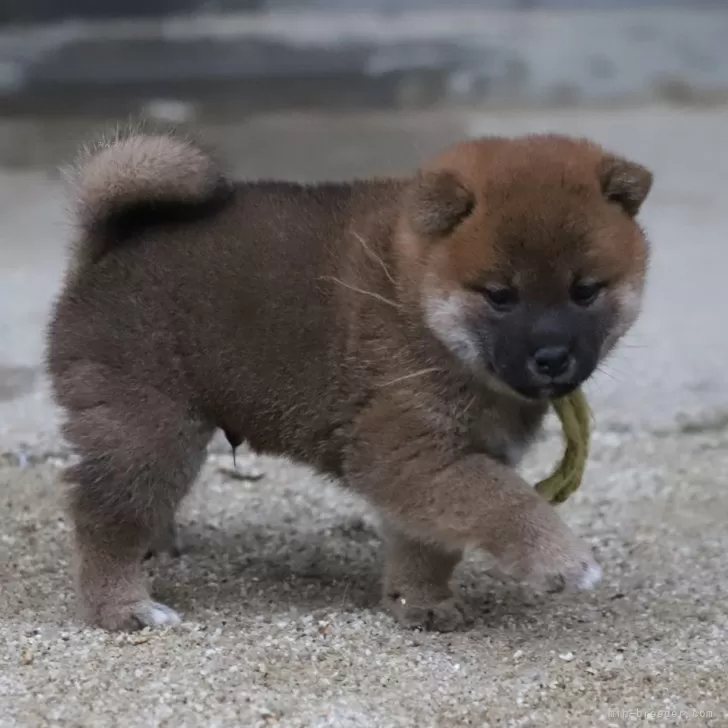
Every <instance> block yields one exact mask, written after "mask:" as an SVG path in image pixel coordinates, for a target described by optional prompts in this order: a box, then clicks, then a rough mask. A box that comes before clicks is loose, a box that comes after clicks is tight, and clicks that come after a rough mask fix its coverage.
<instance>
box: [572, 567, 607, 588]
mask: <svg viewBox="0 0 728 728" xmlns="http://www.w3.org/2000/svg"><path fill="white" fill-rule="evenodd" d="M601 580H602V567H601V566H599V564H597V563H594V562H592V563H591V564H588V565H587V567H586V569H585V570H584V573H583V574H582V575H581V578H580V579H579V582H578V584H577V587H578V588H579V589H581V590H587V589H593V588H594V587H595V586H596V585H597V584H598V583H599V582H600V581H601Z"/></svg>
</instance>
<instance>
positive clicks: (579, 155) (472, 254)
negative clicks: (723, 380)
mask: <svg viewBox="0 0 728 728" xmlns="http://www.w3.org/2000/svg"><path fill="white" fill-rule="evenodd" d="M651 183H652V177H651V174H650V172H649V171H648V170H647V169H645V168H644V167H642V166H640V165H639V164H636V163H635V162H632V161H628V160H626V159H623V158H620V157H618V156H614V155H612V154H610V153H608V152H606V151H604V150H602V149H601V148H600V147H598V146H597V145H596V144H593V143H591V142H589V141H585V140H578V139H571V138H567V137H561V136H531V137H525V138H516V139H503V138H488V139H480V140H475V141H466V142H464V143H461V144H459V145H457V146H455V147H453V148H452V149H449V150H448V151H446V152H444V153H443V154H442V155H441V156H440V157H438V158H437V159H435V160H434V161H432V163H430V164H429V165H427V166H426V167H424V168H423V169H422V170H420V171H419V172H418V173H417V174H415V175H414V176H413V177H411V178H403V179H382V180H371V181H360V182H353V183H350V184H318V185H298V184H289V183H285V182H237V181H232V180H230V179H229V178H228V177H227V176H225V174H224V173H223V172H222V171H221V168H220V167H219V166H218V165H217V163H216V162H215V161H214V159H213V158H212V157H211V156H209V155H208V154H207V153H206V152H205V151H203V150H202V149H201V148H199V147H198V146H196V145H195V144H193V143H191V142H189V141H187V140H185V139H182V138H177V137H175V136H174V135H164V134H163V135H153V134H152V135H144V134H131V135H129V136H126V137H123V138H117V139H116V140H114V141H112V142H109V143H105V144H101V145H99V146H98V147H96V148H95V149H93V150H92V151H91V152H90V153H87V154H86V155H85V156H84V158H83V159H82V160H81V161H80V162H79V163H78V165H77V167H76V171H75V184H76V187H75V203H76V208H75V209H76V220H77V223H78V233H77V236H76V240H75V247H74V248H73V250H72V256H71V261H70V266H69V269H68V273H67V276H66V280H65V285H64V288H63V291H62V293H61V295H60V297H59V299H58V301H57V303H56V305H55V308H54V311H53V315H52V320H51V322H50V325H49V329H48V346H47V367H48V371H49V374H50V378H51V380H52V384H53V388H54V394H55V398H56V400H57V402H58V404H59V405H60V406H61V407H62V408H63V409H64V410H65V415H66V421H65V426H64V433H65V436H66V437H67V439H68V441H69V442H70V443H71V444H72V445H73V447H74V448H75V450H76V451H77V453H78V455H79V456H80V457H79V462H78V464H76V465H74V466H73V467H71V468H70V469H69V470H68V471H67V473H66V476H65V477H66V479H67V480H68V481H69V482H70V483H71V484H72V488H71V489H70V513H71V515H72V519H73V522H74V526H75V535H76V541H77V552H78V589H79V596H80V602H81V604H82V606H83V609H84V613H85V615H86V618H87V619H88V620H89V621H90V622H92V623H94V624H98V625H101V626H103V627H106V628H109V629H125V628H133V627H138V626H141V625H143V626H149V627H154V626H157V625H165V624H166V625H173V624H176V623H178V621H179V617H178V615H177V614H176V613H175V612H174V611H173V610H172V609H171V608H169V607H167V606H165V605H162V604H159V603H157V602H155V601H153V600H152V598H151V597H150V594H149V592H148V590H147V587H146V586H145V583H144V579H143V572H142V567H141V562H142V559H143V556H144V554H145V553H146V552H147V550H148V548H150V547H153V546H154V545H156V544H159V543H160V542H164V541H165V540H168V539H169V538H170V534H173V523H174V516H175V510H176V508H177V506H178V504H179V502H180V500H181V499H182V498H183V496H184V495H185V494H186V493H187V491H188V490H189V488H190V486H191V484H192V483H193V481H194V480H195V477H196V476H197V474H198V471H199V470H200V467H201V465H202V464H203V461H204V459H205V452H206V446H207V445H208V442H209V440H210V438H211V437H212V435H213V433H214V431H215V430H216V429H220V430H222V431H223V432H224V433H225V434H226V436H227V438H228V440H229V441H230V443H231V444H232V445H233V446H236V445H237V444H239V443H241V442H243V441H247V442H248V443H249V444H250V445H251V446H252V448H253V449H255V450H257V451H259V452H266V453H273V454H278V455H283V456H287V457H289V458H292V459H294V460H298V461H301V462H304V463H307V464H308V465H310V466H313V467H314V468H316V469H318V471H319V472H321V473H324V474H326V475H329V476H333V477H334V478H337V479H338V480H339V481H340V482H341V483H343V484H344V485H345V486H346V487H348V488H350V489H352V490H354V491H356V492H357V493H359V494H361V495H362V496H364V497H365V498H366V499H367V500H368V501H369V502H370V503H371V504H372V505H373V506H375V507H376V509H378V511H379V513H380V514H381V516H382V519H383V522H384V523H385V524H386V526H385V533H384V536H385V546H386V564H385V568H384V579H383V582H384V589H383V598H384V602H385V604H386V605H387V606H388V607H389V609H390V610H391V611H392V612H393V613H394V615H395V616H396V618H397V619H398V620H399V621H400V622H401V623H402V624H404V625H407V626H410V627H422V628H431V629H438V630H449V629H454V628H456V627H458V626H460V624H461V622H462V619H463V617H462V612H461V609H460V607H459V605H458V602H457V600H456V598H455V597H454V595H453V593H452V592H451V590H450V585H449V582H450V577H451V574H452V571H453V569H454V567H455V566H456V564H457V563H458V561H459V559H460V558H461V554H462V551H463V549H464V547H466V546H471V545H472V546H476V547H480V548H483V549H485V550H487V551H488V552H490V553H491V554H492V555H494V556H495V557H496V558H497V559H498V560H499V563H500V566H501V567H502V568H503V569H504V570H505V571H506V572H508V573H510V574H511V575H513V576H514V577H515V578H517V579H520V580H524V581H525V582H528V583H530V584H531V585H533V586H534V587H536V588H538V589H542V590H558V589H563V588H565V587H571V588H575V589H586V588H589V587H591V586H593V585H594V584H595V583H597V582H598V580H599V578H600V569H599V567H598V566H597V564H596V563H595V562H594V560H593V558H592V556H591V553H590V550H589V548H587V546H586V545H585V544H584V543H582V542H580V540H578V539H577V538H576V537H575V536H574V535H573V534H572V533H571V532H570V530H569V529H568V528H567V527H566V526H565V525H564V524H563V522H562V521H561V520H560V518H559V517H558V516H557V514H556V512H555V511H554V509H553V508H552V506H551V505H549V504H548V503H547V502H545V501H544V500H543V499H542V498H541V497H540V496H539V495H537V494H536V492H535V491H534V490H533V488H532V487H531V486H530V485H529V484H528V483H526V482H525V481H524V480H522V479H521V478H520V477H519V476H518V475H517V474H516V472H515V470H514V466H516V464H517V463H518V461H519V459H520V457H521V455H522V453H523V452H524V449H525V448H526V447H527V446H528V444H529V443H530V442H531V441H532V440H533V438H534V435H535V434H536V433H537V431H538V429H539V426H540V424H541V421H542V419H543V417H544V414H545V413H546V411H547V408H548V402H549V400H550V399H551V398H553V397H559V396H563V395H565V394H567V393H569V392H571V391H572V390H573V389H574V388H576V387H578V386H579V385H581V384H582V383H583V382H584V381H585V380H586V379H587V378H588V377H589V376H590V375H591V374H592V372H593V371H594V370H595V368H596V367H597V365H598V363H599V362H600V361H601V360H602V359H603V358H604V357H605V356H606V355H607V354H608V353H609V352H610V351H611V350H612V348H613V347H614V345H615V344H616V343H617V341H618V340H619V339H620V337H621V336H622V335H623V334H624V333H625V332H626V331H627V330H628V329H629V328H630V326H631V325H632V323H633V322H634V321H635V318H636V317H637V315H638V311H639V308H640V301H641V297H642V291H643V285H644V278H645V271H646V266H647V260H648V244H647V242H646V239H645V236H644V235H643V232H642V231H641V229H640V227H639V226H638V224H637V222H636V221H635V216H636V215H637V213H638V211H639V209H640V206H641V205H642V203H643V201H644V200H645V198H646V196H647V195H648V192H649V190H650V187H651Z"/></svg>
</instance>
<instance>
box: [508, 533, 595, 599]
mask: <svg viewBox="0 0 728 728" xmlns="http://www.w3.org/2000/svg"><path fill="white" fill-rule="evenodd" d="M567 535H568V536H569V537H567V538H560V539H554V540H552V539H539V540H537V541H536V542H535V543H523V544H516V545H514V546H512V547H511V548H510V549H509V550H508V552H507V553H506V554H505V555H504V558H502V559H501V563H500V565H501V568H502V569H503V570H504V571H505V572H506V573H507V574H509V575H510V576H512V577H513V578H515V579H517V580H519V581H522V582H524V583H526V584H528V586H530V587H531V588H532V589H534V590H535V591H537V592H541V593H544V592H546V593H554V592H561V591H572V592H574V591H585V590H589V589H593V588H594V587H595V586H596V585H597V584H598V583H599V582H600V581H601V579H602V569H601V567H600V566H599V564H597V562H596V561H595V560H594V557H593V556H592V553H591V550H590V549H589V547H588V546H587V545H586V544H585V543H583V542H582V541H580V540H579V539H577V538H576V537H573V536H571V535H570V534H567Z"/></svg>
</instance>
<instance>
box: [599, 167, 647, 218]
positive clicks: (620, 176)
mask: <svg viewBox="0 0 728 728" xmlns="http://www.w3.org/2000/svg"><path fill="white" fill-rule="evenodd" d="M600 182H601V185H602V192H603V194H604V197H605V198H606V199H607V200H608V201H609V202H614V203H616V204H618V205H620V206H621V207H622V209H623V210H624V211H625V212H626V213H627V214H628V215H629V216H630V217H635V216H636V215H637V213H638V212H639V211H640V207H642V203H643V202H644V201H645V199H646V198H647V195H648V194H649V192H650V189H651V188H652V172H650V170H649V169H647V168H646V167H643V166H642V165H641V164H637V163H636V162H630V161H629V160H628V159H623V158H622V157H614V156H611V155H609V156H607V157H605V158H604V161H603V162H602V166H601V170H600Z"/></svg>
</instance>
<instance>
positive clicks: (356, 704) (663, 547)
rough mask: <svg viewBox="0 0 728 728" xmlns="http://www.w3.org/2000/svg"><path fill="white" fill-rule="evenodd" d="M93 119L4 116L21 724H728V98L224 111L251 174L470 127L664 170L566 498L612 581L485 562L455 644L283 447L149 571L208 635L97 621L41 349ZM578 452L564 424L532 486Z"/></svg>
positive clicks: (365, 169)
mask: <svg viewBox="0 0 728 728" xmlns="http://www.w3.org/2000/svg"><path fill="white" fill-rule="evenodd" d="M90 126H91V124H90V122H89V121H87V120H75V121H66V122H64V124H63V125H61V124H59V123H58V122H56V123H53V124H51V123H48V122H44V121H43V120H36V121H35V122H34V124H24V125H21V124H19V123H15V122H12V123H11V122H0V165H1V164H2V163H4V165H5V166H4V167H2V168H0V726H2V727H3V728H5V726H35V725H39V726H40V725H69V726H71V725H73V726H95V725H104V726H106V725H119V726H121V725H123V726H152V725H169V726H179V725H186V726H198V725H199V726H203V725H204V726H208V725H209V726H213V725H219V726H229V725H244V726H248V725H261V726H264V725H281V726H326V725H330V726H344V727H346V726H367V727H369V726H377V727H387V726H460V725H474V726H487V725H493V726H501V725H509V726H551V725H553V726H570V725H578V726H582V725H583V726H592V725H605V726H606V725H615V726H617V725H619V726H621V725H638V724H643V723H646V722H647V721H649V724H650V725H675V724H685V725H711V726H724V725H727V724H728V698H727V697H726V695H728V671H727V670H726V659H728V646H727V638H728V605H727V603H726V588H727V587H728V561H727V559H726V556H725V554H726V550H727V548H728V531H727V530H726V528H725V523H726V522H727V521H728V493H727V492H726V490H725V482H724V481H725V476H726V473H727V472H728V377H726V376H725V374H724V367H725V362H726V361H728V335H727V333H726V324H725V321H726V317H727V316H728V286H726V284H725V276H726V270H727V269H728V247H727V246H726V244H725V235H726V233H725V231H726V230H727V229H728V208H726V206H725V200H728V174H727V172H728V108H723V107H717V108H703V109H689V108H683V109H667V108H662V107H654V108H653V107H649V108H642V109H633V110H622V111H614V112H606V111H587V110H582V111H569V110H563V111H560V112H550V113H541V114H535V113H532V112H531V113H529V112H521V113H516V112H502V113H475V112H447V113H446V112H432V113H427V114H419V115H410V114H404V113H403V114H372V115H366V116H362V115H357V116H347V115H341V114H340V115H329V116H312V115H305V114H297V115H283V114H280V115H269V116H259V117H255V118H253V119H248V120H237V119H229V120H227V121H224V120H222V121H221V120H219V119H218V120H207V121H206V123H205V127H206V129H207V132H208V136H209V138H210V139H211V140H212V141H213V142H214V143H216V144H217V145H218V146H219V147H220V148H221V149H222V151H223V153H224V154H225V155H226V156H227V158H228V159H229V160H230V162H231V164H232V166H233V167H234V168H235V169H236V171H237V172H238V173H240V174H246V175H250V176H271V175H272V176H286V177H291V178H297V179H316V178H323V177H331V178H342V177H347V176H355V175H357V176H360V175H369V174H394V173H399V172H405V171H407V170H409V169H411V168H412V167H413V166H414V165H416V163H417V162H418V161H419V160H422V159H424V158H426V157H427V156H428V155H429V154H431V153H432V152H434V151H437V150H438V149H440V148H441V147H442V146H443V145H445V144H447V143H449V142H450V141H453V140H455V139H458V138H460V137H462V136H466V135H475V134H483V133H508V134H513V133H522V132H528V131H543V130H560V131H566V132H569V133H576V134H583V135H588V136H590V137H593V138H596V139H597V140H599V141H602V142H603V143H605V144H606V145H608V146H610V147H612V148H613V149H614V150H615V151H618V152H621V153H624V154H627V155H632V156H634V157H636V158H637V159H639V160H641V161H643V162H644V163H646V164H648V165H650V166H652V167H653V169H654V170H655V173H656V186H655V189H654V193H653V195H652V197H651V199H650V201H649V202H648V204H647V205H646V207H645V210H644V217H643V221H644V225H645V227H646V229H647V231H648V233H649V235H650V237H651V238H652V240H653V256H654V258H653V264H652V271H651V280H650V286H649V290H648V299H647V305H646V309H645V312H644V316H643V318H642V321H641V322H640V324H639V326H638V328H637V330H636V331H635V332H634V333H633V335H632V336H631V337H630V338H629V340H628V341H627V342H626V343H625V345H624V346H623V347H622V349H621V350H620V352H619V353H618V354H617V355H616V356H615V357H614V359H613V360H612V361H611V362H609V363H608V365H607V366H606V367H605V371H604V372H603V373H601V374H600V375H598V376H597V377H596V378H595V381H594V382H593V384H592V386H591V387H590V396H591V400H592V404H593V409H594V412H595V417H596V421H597V432H596V435H595V444H594V457H593V461H592V465H591V468H590V470H589V473H588V476H587V482H586V483H585V485H584V488H583V490H582V491H581V492H580V493H579V494H578V495H577V496H576V497H575V498H574V500H573V502H572V501H570V502H569V503H568V504H566V505H565V506H564V508H563V513H564V517H565V518H566V519H567V520H568V521H569V523H571V524H572V525H573V526H574V528H575V529H576V530H577V531H579V532H580V533H582V534H583V535H584V537H586V538H587V539H589V540H590V542H591V543H592V544H593V545H594V548H595V550H596V552H597V554H598V557H599V559H600V561H601V563H602V565H603V567H604V570H605V583H604V585H603V586H602V587H601V588H599V589H598V590H597V591H596V592H595V593H593V594H591V595H587V596H585V597H564V598H561V597H560V598H557V599H543V598H536V597H534V596H533V595H530V594H527V593H526V592H524V591H522V590H520V589H516V588H514V587H513V586H510V585H505V584H502V583H500V582H499V581H498V580H497V579H494V578H492V577H490V576H489V575H488V563H487V561H486V560H485V559H484V558H483V557H481V556H478V555H474V556H473V557H472V558H471V559H470V560H469V561H468V562H467V564H466V565H465V566H464V567H463V569H462V573H461V574H460V575H459V577H458V579H459V582H460V584H461V586H462V588H463V590H464V592H465V596H466V599H467V602H468V605H469V607H470V609H471V610H472V611H473V613H474V614H475V615H476V621H475V624H474V627H473V629H472V630H471V631H469V632H466V633H463V634H458V635H450V636H440V635H421V634H411V633H404V632H402V631H401V630H399V629H398V628H396V627H395V626H394V625H393V624H392V623H391V622H390V621H389V619H388V618H387V617H386V616H384V615H382V614H380V613H379V612H378V611H377V610H376V590H377V545H378V540H377V536H376V533H375V531H374V529H373V526H372V519H371V516H370V514H368V513H367V511H366V509H365V508H364V506H363V505H362V504H359V503H357V502H354V501H352V500H351V499H350V498H348V497H347V496H345V495H342V494H341V493H339V492H338V491H335V490H332V489H331V487H330V486H324V485H323V484H321V483H319V482H318V480H317V479H316V478H315V477H314V476H313V475H311V474H310V473H308V472H307V471H306V470H302V469H300V468H297V467H295V466H292V465H289V464H286V463H283V462H280V461H276V460H271V459H268V458H262V459H259V460H257V461H255V460H251V462H252V463H253V465H254V466H255V467H257V468H259V469H260V470H261V471H262V472H263V474H264V477H263V479H262V480H259V481H255V482H252V481H251V482H237V481H233V480H231V479H230V478H228V477H227V476H225V475H224V474H223V473H221V472H220V470H219V466H220V465H221V464H223V460H222V459H223V458H224V456H223V455H221V454H219V452H218V451H215V452H214V453H213V454H212V455H211V458H210V461H209V463H208V466H207V468H206V471H205V473H204V475H203V477H202V479H201V482H200V484H199V485H198V487H197V488H196V489H195V492H194V493H193V495H192V496H191V497H190V499H189V502H188V503H187V504H186V505H185V508H184V512H183V514H182V517H181V522H182V528H183V533H184V537H185V538H186V540H187V542H188V544H189V546H190V549H189V552H188V553H187V554H185V555H184V556H183V557H182V558H181V559H180V560H179V561H178V562H176V563H164V564H161V565H159V568H157V566H156V565H152V566H151V567H150V568H152V570H153V571H154V573H155V575H156V581H155V584H156V586H157V588H158V590H159V593H160V595H161V596H162V597H163V598H164V599H165V600H167V601H168V602H169V603H171V604H173V605H174V606H176V607H178V608H179V609H180V611H181V612H182V613H183V615H184V618H185V619H186V622H185V625H184V628H183V629H182V630H181V631H180V632H169V633H160V634H145V633H143V634H141V635H136V636H134V637H118V636H107V635H105V634H103V633H101V632H98V631H96V630H89V629H85V628H83V627H82V626H81V625H79V624H78V623H77V622H76V621H75V620H74V617H73V610H72V606H73V600H72V593H71V588H70V582H69V577H68V568H69V567H68V558H69V551H68V545H69V544H68V526H67V524H66V522H65V520H64V519H63V517H62V514H61V512H60V511H59V506H58V499H59V498H58V496H59V493H60V491H59V488H58V486H57V484H56V482H55V479H56V476H57V472H58V468H59V466H60V465H61V464H62V462H63V459H64V457H65V455H64V454H63V452H62V446H61V443H60V442H59V440H58V437H57V433H56V422H55V416H54V415H55V413H54V411H53V408H52V407H51V406H50V404H49V401H48V397H47V393H46V390H45V384H44V379H43V376H42V373H41V370H40V360H41V353H42V346H43V340H42V330H43V325H44V320H45V316H46V315H47V311H48V306H49V304H50V301H51V300H52V297H53V295H54V293H55V291H56V290H57V288H58V284H59V275H60V272H61V269H62V262H63V256H64V246H65V242H66V240H67V239H68V236H69V235H70V229H69V226H68V224H67V221H66V220H65V217H64V208H63V201H62V197H61V195H60V190H59V185H58V181H57V176H56V175H54V174H52V173H51V172H50V167H51V166H52V165H55V164H57V163H58V162H60V161H61V160H63V159H65V158H67V157H68V155H69V153H70V150H71V149H72V148H73V146H74V144H75V142H76V141H77V140H78V139H79V138H81V137H82V136H84V135H85V134H86V132H87V131H89V127H90ZM552 424H553V423H552ZM558 448H559V441H558V437H557V436H556V435H555V434H554V432H553V428H552V430H551V431H550V434H549V436H547V437H546V438H545V440H544V442H543V443H542V444H541V445H540V446H539V447H538V448H537V450H536V452H534V454H533V455H532V457H531V458H530V459H529V462H528V463H527V465H526V472H527V474H528V475H529V477H533V478H536V477H537V476H538V475H540V474H542V473H543V472H544V471H545V469H546V468H547V467H548V465H549V463H550V462H552V461H553V459H554V458H555V457H556V454H557V453H558ZM251 457H252V456H251ZM621 711H632V713H629V714H623V713H622V712H621ZM639 711H642V713H639ZM647 711H667V712H666V713H663V714H660V715H658V713H657V712H655V715H653V716H652V717H651V718H649V717H646V716H645V712H647ZM671 711H675V715H674V716H673V715H672V713H671ZM680 711H686V712H685V713H684V714H682V713H681V712H680ZM708 713H711V714H712V717H711V715H708Z"/></svg>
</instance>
